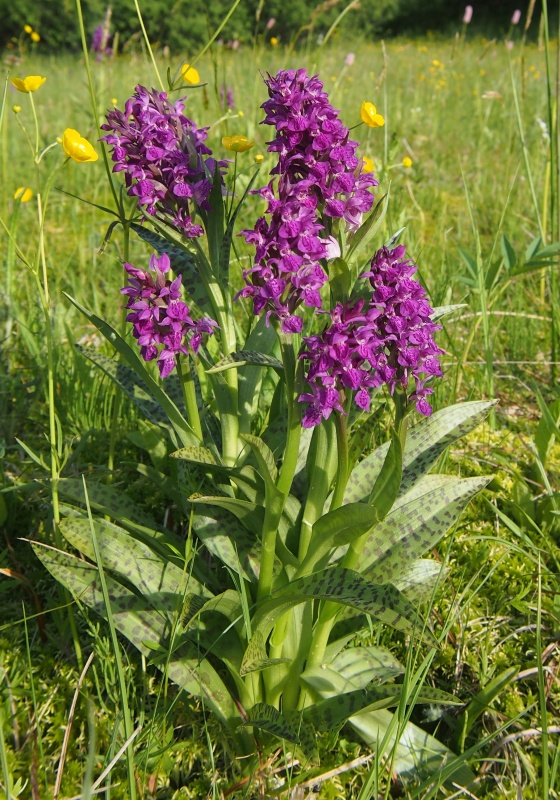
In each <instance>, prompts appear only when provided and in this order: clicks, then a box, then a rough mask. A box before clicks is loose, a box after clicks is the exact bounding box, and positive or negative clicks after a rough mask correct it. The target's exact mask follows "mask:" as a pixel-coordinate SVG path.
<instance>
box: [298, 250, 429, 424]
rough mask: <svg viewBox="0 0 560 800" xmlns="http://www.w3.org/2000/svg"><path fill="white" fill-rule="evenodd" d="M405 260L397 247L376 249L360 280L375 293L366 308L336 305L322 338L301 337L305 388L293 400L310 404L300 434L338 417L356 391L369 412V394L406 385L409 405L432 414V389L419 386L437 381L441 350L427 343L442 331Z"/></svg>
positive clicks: (360, 404)
mask: <svg viewBox="0 0 560 800" xmlns="http://www.w3.org/2000/svg"><path fill="white" fill-rule="evenodd" d="M404 256H405V248H404V246H402V245H401V246H399V247H396V248H394V249H393V250H388V249H387V248H386V247H383V248H381V250H379V251H378V252H377V253H376V254H375V256H374V257H373V259H372V261H371V265H370V269H369V270H368V271H367V272H365V273H364V274H363V275H362V277H363V278H369V280H370V283H371V286H372V288H373V296H372V298H371V302H370V303H369V307H368V308H367V309H365V308H364V305H365V301H364V300H358V301H354V302H353V303H352V301H349V302H348V303H346V304H345V305H341V304H340V303H339V304H338V305H337V306H336V308H335V309H333V310H332V311H331V312H330V325H329V326H328V327H327V328H326V329H325V330H324V331H323V333H320V334H317V335H316V336H309V337H306V338H304V342H305V347H306V349H305V350H304V351H303V352H302V353H301V354H300V358H303V359H305V360H307V361H309V362H310V364H309V369H308V372H307V375H306V380H307V382H308V383H309V385H310V387H311V392H310V393H304V394H302V395H300V397H299V400H300V402H303V403H308V405H307V408H306V409H305V411H304V414H303V420H302V422H303V425H304V427H312V426H314V425H317V424H318V423H319V422H320V421H321V419H323V418H325V419H326V418H327V417H329V416H330V414H331V413H332V411H333V409H337V410H338V411H341V410H342V406H341V399H342V398H343V396H344V392H345V391H346V390H351V391H355V392H356V394H355V395H354V402H355V403H356V405H357V406H358V407H359V408H361V409H362V410H364V411H368V410H369V406H370V390H371V389H372V388H377V387H379V386H381V385H382V384H384V383H385V384H387V386H388V387H389V391H390V392H391V394H393V392H394V391H395V388H396V387H397V386H398V385H400V386H402V387H403V388H404V389H407V388H408V383H409V380H410V378H413V379H414V381H415V387H414V391H413V392H412V394H411V395H410V397H409V400H410V401H412V402H415V403H416V410H417V411H418V412H419V413H420V414H424V416H429V415H430V414H431V413H432V408H431V406H430V404H429V403H428V401H427V400H426V397H429V395H430V394H432V393H433V389H432V388H431V387H427V386H426V385H425V384H426V382H427V381H428V380H429V379H430V378H431V377H441V375H442V371H441V366H440V363H439V356H440V355H441V354H442V353H443V352H444V351H443V350H442V349H441V348H439V347H438V346H437V345H436V343H435V342H434V338H433V334H434V332H435V331H437V330H439V329H440V328H441V325H436V324H435V323H434V322H432V320H431V314H432V313H433V310H432V308H431V307H430V304H429V303H428V301H427V299H426V292H425V291H424V289H423V287H422V286H421V285H420V284H419V283H418V282H417V281H415V280H413V279H412V277H411V276H412V275H413V274H414V273H415V272H416V269H417V268H416V266H415V265H414V264H413V263H412V262H411V261H409V260H407V259H406V258H405V257H404ZM335 396H336V399H335Z"/></svg>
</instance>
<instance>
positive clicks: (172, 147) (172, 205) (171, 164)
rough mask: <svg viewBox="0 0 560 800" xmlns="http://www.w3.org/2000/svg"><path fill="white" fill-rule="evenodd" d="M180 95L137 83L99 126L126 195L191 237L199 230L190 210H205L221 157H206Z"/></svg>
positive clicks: (208, 153) (199, 131) (203, 135)
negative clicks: (172, 97)
mask: <svg viewBox="0 0 560 800" xmlns="http://www.w3.org/2000/svg"><path fill="white" fill-rule="evenodd" d="M183 100H184V98H183ZM183 100H177V101H176V102H175V103H172V102H171V101H170V100H168V98H167V94H166V93H165V92H157V91H156V90H155V89H153V90H152V91H151V92H149V91H148V90H147V89H146V88H145V87H144V86H137V87H136V90H135V92H134V94H133V96H132V97H131V98H129V99H128V100H127V101H126V104H125V109H124V111H119V110H118V109H115V110H114V111H109V113H108V114H107V123H106V124H105V125H102V126H101V127H102V129H103V130H104V131H109V133H108V134H107V135H106V136H103V137H102V138H103V139H104V140H105V141H106V142H107V143H108V144H109V145H111V146H112V159H113V161H114V162H115V166H114V167H113V172H124V174H125V175H124V177H125V183H126V186H127V189H128V194H129V195H131V196H132V197H136V198H137V199H138V205H139V206H140V207H141V208H143V209H144V211H145V212H146V214H149V215H150V216H162V217H164V218H166V219H167V220H168V221H172V222H173V224H174V225H176V226H177V227H178V228H179V230H181V231H182V233H183V234H184V235H185V236H187V237H189V238H194V237H197V236H201V235H202V234H203V229H202V227H201V226H200V225H197V224H195V223H194V222H193V219H192V215H193V212H194V211H197V210H198V211H209V210H210V205H209V203H208V197H209V196H210V192H211V190H212V179H213V176H214V173H215V170H216V166H218V167H219V168H220V170H223V169H225V168H226V162H225V161H218V162H216V161H215V160H214V159H213V158H208V157H207V156H211V155H212V151H211V150H210V149H209V148H208V147H206V145H205V144H204V141H205V139H206V137H207V133H206V131H207V129H206V128H197V127H196V125H195V124H194V122H192V120H190V119H188V118H187V117H185V116H184V114H183V109H184V106H185V104H184V102H183Z"/></svg>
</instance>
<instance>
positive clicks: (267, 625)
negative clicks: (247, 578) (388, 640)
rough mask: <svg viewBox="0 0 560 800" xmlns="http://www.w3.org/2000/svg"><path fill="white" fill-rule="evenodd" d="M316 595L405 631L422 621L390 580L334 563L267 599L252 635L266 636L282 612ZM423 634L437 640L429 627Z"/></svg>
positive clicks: (256, 619) (412, 630)
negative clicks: (375, 580) (370, 577)
mask: <svg viewBox="0 0 560 800" xmlns="http://www.w3.org/2000/svg"><path fill="white" fill-rule="evenodd" d="M313 599H321V600H332V601H334V602H335V603H340V604H342V605H347V606H350V607H351V608H356V609H358V610H359V611H364V612H366V613H367V614H371V616H373V617H375V618H376V619H378V620H380V621H381V622H384V623H386V624H387V625H390V626H391V627H393V628H396V629H397V630H400V631H404V632H405V633H410V634H413V633H415V632H416V633H419V630H418V629H419V628H421V625H422V621H421V619H420V618H419V616H418V612H417V610H416V609H415V608H414V606H412V605H411V604H410V603H409V602H408V600H406V599H405V597H404V596H403V595H402V594H401V593H400V592H399V591H398V589H395V587H394V586H391V584H385V585H384V586H381V585H378V584H375V583H371V582H370V581H368V580H366V579H365V578H363V577H362V576H361V575H360V574H359V573H358V572H354V570H350V569H343V568H341V567H331V568H329V569H326V570H323V571H322V572H317V573H314V574H313V575H309V576H306V577H304V578H299V579H297V580H294V581H291V582H290V583H289V584H288V585H287V586H286V587H284V588H283V589H281V590H280V591H279V592H277V593H275V594H273V595H271V596H270V597H269V598H267V599H265V600H264V601H263V602H262V603H261V604H260V606H259V607H258V609H257V612H256V613H255V615H254V617H253V621H252V626H253V635H254V633H255V632H256V631H257V630H258V631H260V633H261V634H262V636H263V637H264V638H265V639H266V638H267V637H268V635H269V633H270V631H271V630H272V628H273V627H274V625H275V624H276V622H277V621H278V619H279V618H280V617H281V616H282V614H284V613H285V612H286V611H288V610H289V609H290V608H293V606H296V605H299V604H300V603H305V602H307V601H308V600H313ZM423 635H424V637H425V638H426V640H427V641H429V642H430V643H431V644H435V639H434V637H433V636H432V635H431V634H430V633H429V631H427V630H426V631H424V634H423ZM436 646H437V645H436Z"/></svg>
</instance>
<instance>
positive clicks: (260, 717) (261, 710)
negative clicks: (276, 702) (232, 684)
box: [245, 703, 299, 744]
mask: <svg viewBox="0 0 560 800" xmlns="http://www.w3.org/2000/svg"><path fill="white" fill-rule="evenodd" d="M245 724H246V725H252V726H253V727H254V728H260V729H261V730H263V731H266V732H267V733H271V734H272V735H273V736H278V738H279V739H286V740H287V741H288V742H293V743H294V744H296V743H297V742H299V737H298V735H297V733H296V732H295V730H294V729H293V728H292V727H291V726H290V725H289V724H288V722H287V720H286V718H285V717H284V716H282V714H281V713H280V712H279V711H278V710H277V709H276V708H274V706H269V705H267V704H266V703H256V705H254V706H253V707H252V708H250V709H249V710H248V712H247V722H246V723H245Z"/></svg>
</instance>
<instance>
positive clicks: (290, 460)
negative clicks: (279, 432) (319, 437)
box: [278, 333, 301, 497]
mask: <svg viewBox="0 0 560 800" xmlns="http://www.w3.org/2000/svg"><path fill="white" fill-rule="evenodd" d="M278 336H279V339H280V348H281V350H282V361H283V364H284V375H285V378H286V399H287V402H288V435H287V438H286V449H285V450H284V460H283V461H282V467H281V469H280V476H279V478H278V489H279V490H280V491H281V492H282V494H283V495H284V496H286V497H287V496H288V493H289V491H290V489H291V487H292V481H293V479H294V475H295V472H296V466H297V460H298V454H299V440H300V437H301V411H300V404H299V403H298V395H299V394H300V391H299V390H300V386H299V382H300V380H301V377H300V375H301V370H300V365H299V364H297V362H296V355H295V350H294V345H293V343H292V337H291V336H286V335H285V334H282V333H279V334H278Z"/></svg>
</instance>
